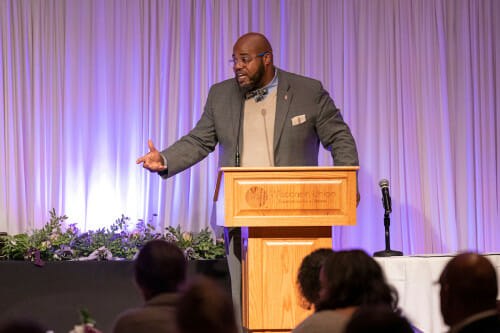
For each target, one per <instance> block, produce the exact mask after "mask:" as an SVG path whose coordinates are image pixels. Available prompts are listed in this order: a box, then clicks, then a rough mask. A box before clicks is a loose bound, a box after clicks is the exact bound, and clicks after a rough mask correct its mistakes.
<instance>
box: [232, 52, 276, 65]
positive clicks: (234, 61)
mask: <svg viewBox="0 0 500 333" xmlns="http://www.w3.org/2000/svg"><path fill="white" fill-rule="evenodd" d="M266 53H269V51H266V52H262V53H259V54H257V55H256V56H255V57H252V56H250V55H245V56H243V57H241V59H238V58H236V57H233V58H232V59H231V60H229V64H230V65H231V66H233V67H234V66H237V65H238V64H239V63H241V64H242V66H246V65H248V64H249V63H250V62H252V60H254V59H255V58H256V57H262V56H263V55H264V54H266Z"/></svg>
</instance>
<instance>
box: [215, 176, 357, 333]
mask: <svg viewBox="0 0 500 333" xmlns="http://www.w3.org/2000/svg"><path fill="white" fill-rule="evenodd" d="M358 169H359V167H274V168H221V170H220V171H219V176H218V179H217V188H216V191H215V196H214V200H215V201H217V198H218V195H219V190H220V189H221V186H222V185H221V183H222V182H223V183H224V185H223V186H224V187H223V191H224V193H225V195H224V196H225V200H224V204H225V221H224V226H225V227H242V311H243V326H244V327H246V328H247V329H248V331H249V332H268V331H272V332H289V331H291V330H292V329H293V328H295V326H297V324H299V323H300V322H301V321H302V320H304V319H305V318H306V317H307V316H308V315H309V314H310V313H311V311H308V310H305V309H304V308H303V307H301V306H300V300H301V298H300V294H299V291H298V289H297V285H296V278H297V271H298V268H299V266H300V263H301V262H302V259H303V258H304V257H305V256H306V255H308V254H309V253H311V252H312V251H314V250H315V249H318V248H325V247H326V248H331V247H332V230H331V227H332V226H334V225H355V224H356V170H358Z"/></svg>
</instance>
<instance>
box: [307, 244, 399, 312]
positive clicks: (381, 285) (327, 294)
mask: <svg viewBox="0 0 500 333" xmlns="http://www.w3.org/2000/svg"><path fill="white" fill-rule="evenodd" d="M320 284H321V290H320V299H319V302H318V304H317V305H316V308H317V309H316V310H317V311H321V310H334V309H339V308H346V307H358V306H366V305H385V306H388V307H389V308H390V309H392V310H394V311H395V310H396V309H397V303H398V296H397V292H396V290H395V289H394V288H392V287H391V286H389V285H388V284H387V282H386V281H385V277H384V274H383V272H382V268H381V267H380V265H379V264H378V263H377V262H376V261H375V260H374V259H373V258H372V257H370V256H369V255H368V254H366V252H364V251H362V250H350V251H339V252H335V253H333V254H332V255H330V256H329V257H328V258H327V259H326V261H325V263H324V264H323V267H322V269H321V272H320Z"/></svg>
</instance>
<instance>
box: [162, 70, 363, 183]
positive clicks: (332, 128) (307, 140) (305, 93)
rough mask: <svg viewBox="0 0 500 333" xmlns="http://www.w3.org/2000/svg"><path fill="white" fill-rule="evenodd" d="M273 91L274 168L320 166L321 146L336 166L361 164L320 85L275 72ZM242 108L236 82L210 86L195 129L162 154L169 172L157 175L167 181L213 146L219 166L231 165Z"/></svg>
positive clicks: (302, 78) (208, 151) (292, 75)
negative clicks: (298, 120)
mask: <svg viewBox="0 0 500 333" xmlns="http://www.w3.org/2000/svg"><path fill="white" fill-rule="evenodd" d="M277 89H278V90H277V102H276V118H275V125H274V165H275V166H315V165H318V150H319V143H320V142H321V144H322V145H323V147H325V148H326V149H328V150H330V151H331V154H332V157H333V160H334V164H335V165H359V162H358V153H357V150H356V143H355V141H354V138H353V137H352V135H351V131H350V130H349V127H348V126H347V124H346V123H345V122H344V120H343V119H342V115H341V114H340V110H339V109H337V108H336V107H335V104H334V103H333V100H332V99H331V98H330V95H329V94H328V92H327V91H326V90H324V89H323V86H322V84H321V82H319V81H317V80H313V79H310V78H307V77H304V76H300V75H296V74H292V73H288V72H285V71H282V70H279V69H278V88H277ZM243 105H244V98H243V95H242V94H241V92H240V89H239V86H238V83H237V82H236V79H234V78H233V79H229V80H226V81H223V82H220V83H217V84H215V85H213V86H212V87H211V88H210V92H209V94H208V98H207V102H206V105H205V110H204V112H203V114H202V116H201V118H200V120H199V121H198V123H197V125H196V126H195V128H194V129H193V130H191V132H189V133H188V134H187V135H186V136H184V137H182V138H181V139H179V140H178V141H177V142H175V143H174V144H173V145H171V146H170V147H168V148H167V149H165V150H164V151H162V152H161V153H162V154H163V156H164V157H165V158H166V160H167V164H168V170H167V171H166V172H163V173H160V174H161V175H162V177H164V178H167V177H171V176H173V175H175V174H177V173H179V172H181V171H183V170H185V169H187V168H189V167H190V166H192V165H193V164H195V163H197V162H199V161H201V160H202V159H203V158H205V157H206V156H207V155H208V154H209V153H210V152H212V151H213V150H214V149H215V147H216V145H217V143H219V167H223V166H235V161H236V158H235V156H236V144H239V149H240V151H241V144H242V143H241V141H242V140H241V139H240V140H238V127H239V123H240V117H241V116H242V115H243V112H242V110H243ZM300 115H305V117H306V121H305V122H303V123H301V124H299V125H295V126H293V125H292V120H291V119H292V118H293V117H296V116H300ZM241 128H243V126H241ZM239 137H240V138H242V137H243V134H242V133H240V135H239ZM238 141H240V142H239V143H238Z"/></svg>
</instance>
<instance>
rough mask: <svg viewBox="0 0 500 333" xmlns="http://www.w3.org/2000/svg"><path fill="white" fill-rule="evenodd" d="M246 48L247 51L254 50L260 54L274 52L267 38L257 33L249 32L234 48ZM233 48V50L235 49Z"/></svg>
mask: <svg viewBox="0 0 500 333" xmlns="http://www.w3.org/2000/svg"><path fill="white" fill-rule="evenodd" d="M236 47H239V48H242V47H246V48H247V49H251V50H254V51H256V52H258V53H262V52H271V53H272V51H273V49H272V47H271V44H270V43H269V41H268V40H267V38H266V36H264V35H263V34H259V33H257V32H249V33H247V34H244V35H243V36H241V37H240V38H238V40H237V41H236V43H235V44H234V48H236ZM234 48H233V49H234Z"/></svg>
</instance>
